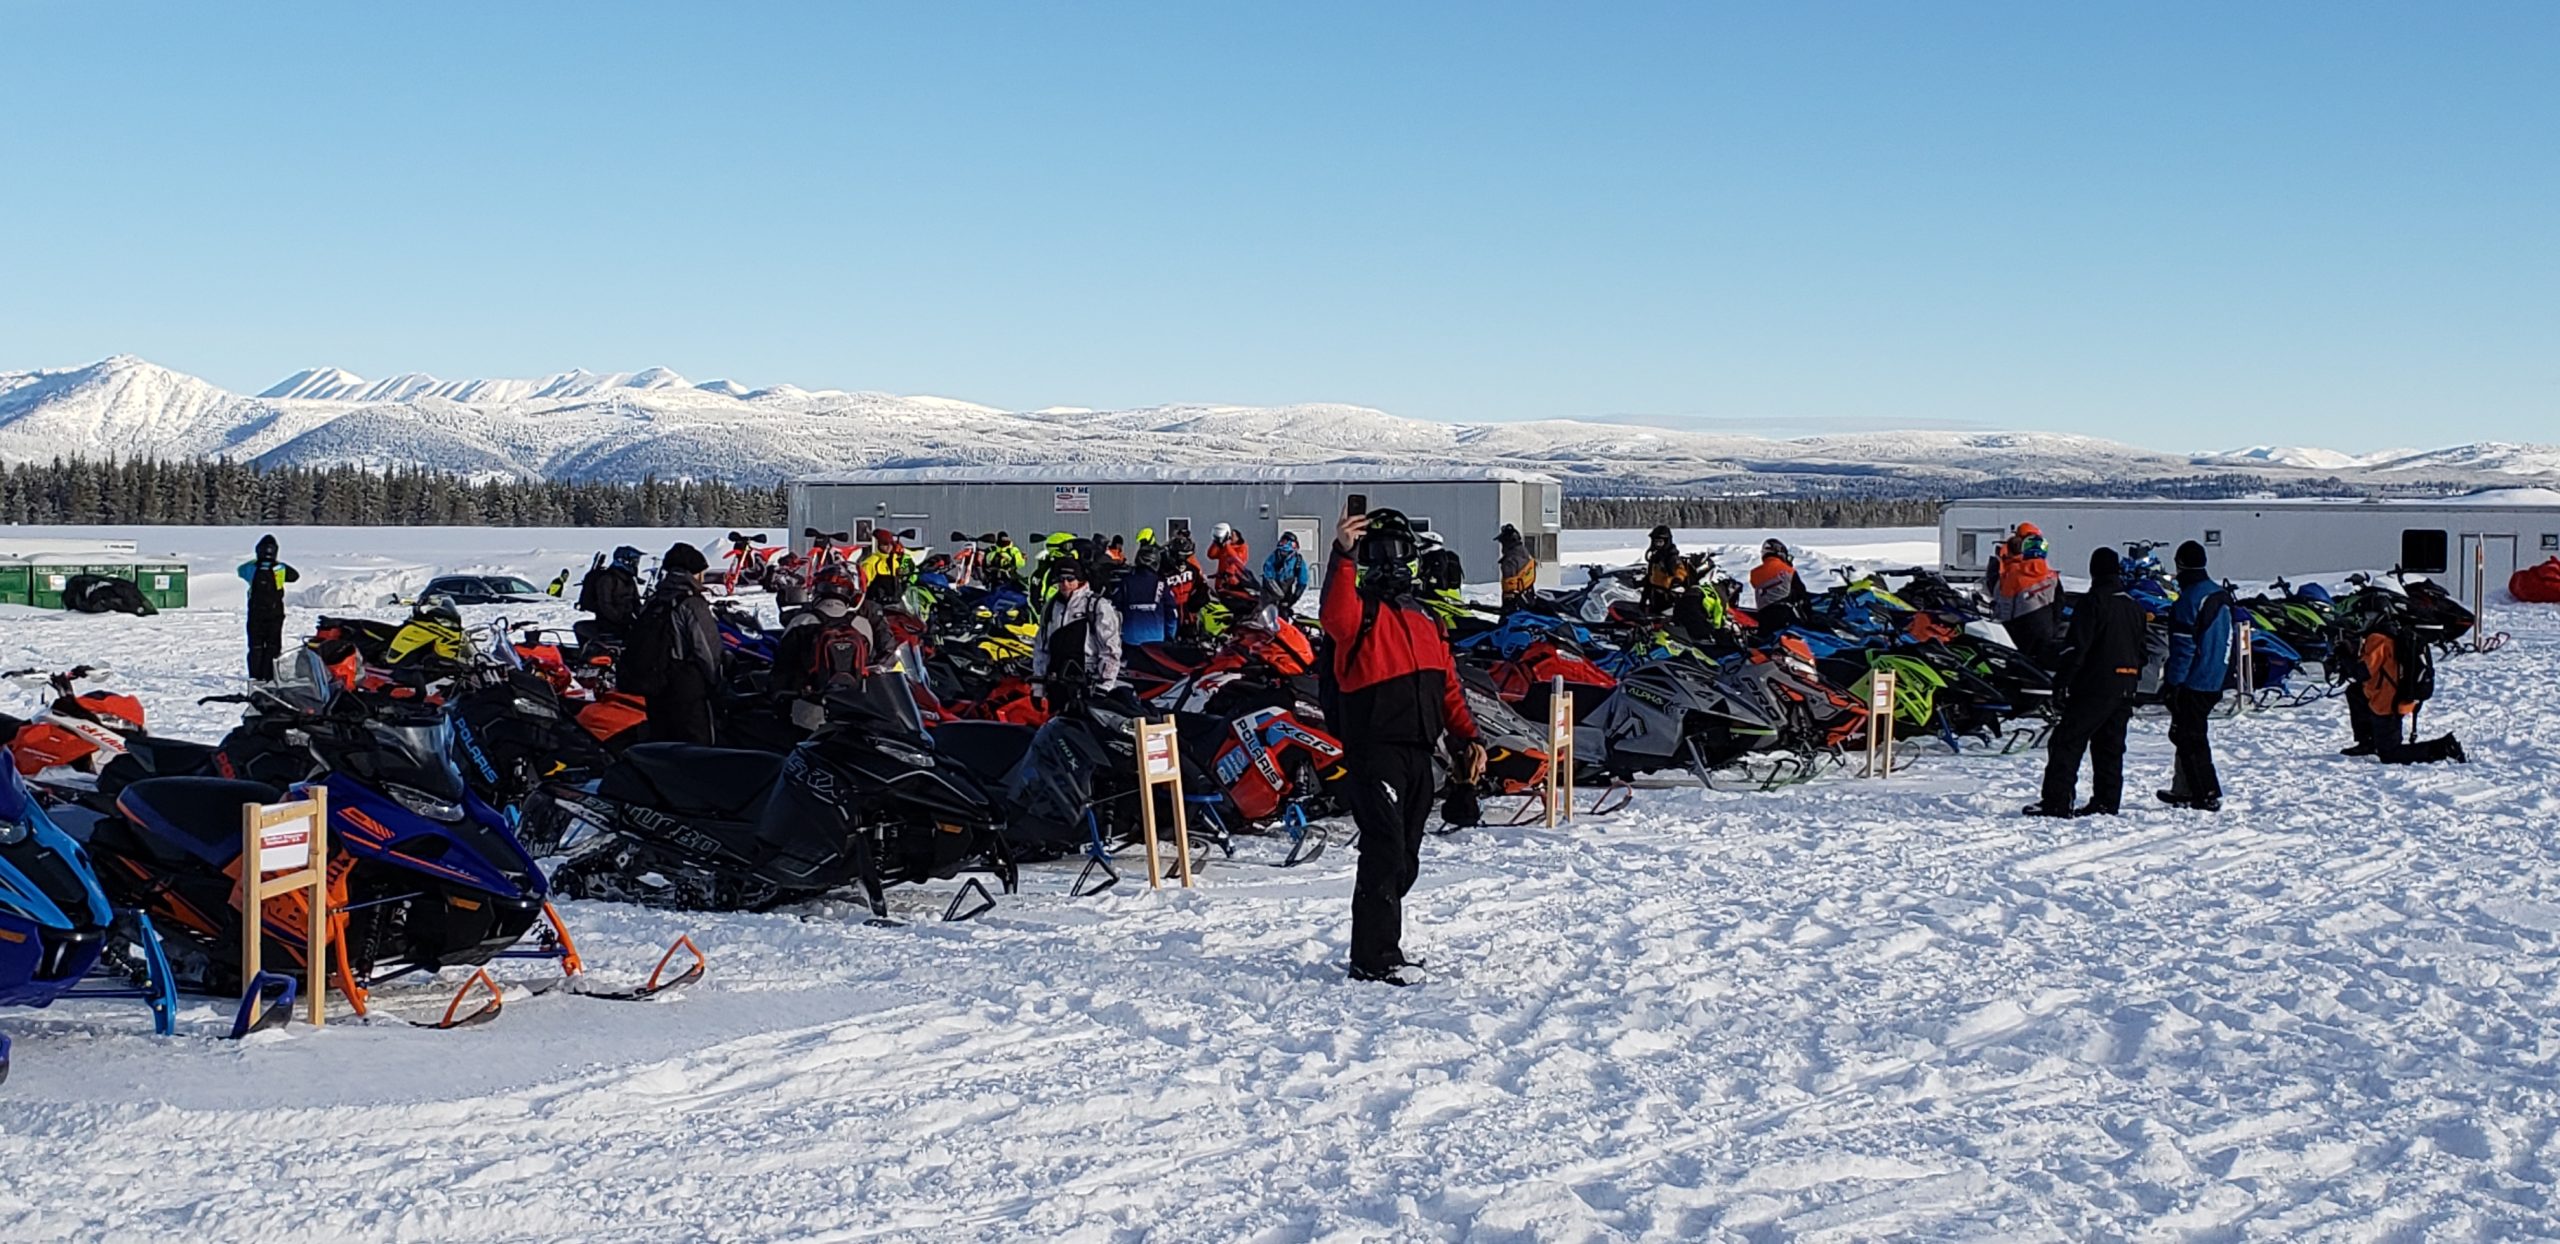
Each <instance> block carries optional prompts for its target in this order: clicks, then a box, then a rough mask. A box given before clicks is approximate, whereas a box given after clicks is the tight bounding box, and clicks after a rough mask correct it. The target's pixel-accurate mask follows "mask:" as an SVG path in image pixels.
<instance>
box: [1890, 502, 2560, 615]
mask: <svg viewBox="0 0 2560 1244" xmlns="http://www.w3.org/2000/svg"><path fill="white" fill-rule="evenodd" d="M2022 522H2026V523H2034V524H2035V525H2036V526H2037V527H2038V528H2040V529H2041V530H2042V531H2043V532H2044V536H2045V542H2046V544H2047V545H2048V546H2049V547H2050V548H2051V550H2052V559H2053V565H2054V568H2055V569H2056V570H2059V571H2061V572H2063V573H2064V574H2067V575H2077V574H2080V573H2081V572H2082V570H2083V569H2084V568H2085V566H2086V564H2087V561H2088V556H2089V549H2090V548H2091V546H2093V545H2100V544H2103V545H2108V546H2111V547H2114V548H2119V549H2120V548H2122V547H2124V546H2125V545H2126V544H2128V543H2131V542H2135V541H2146V540H2148V541H2159V542H2161V544H2162V548H2161V549H2160V553H2159V556H2160V558H2161V560H2162V561H2163V562H2166V561H2167V560H2168V557H2169V554H2170V551H2171V550H2172V549H2174V548H2175V547H2176V545H2177V543H2178V542H2179V541H2181V540H2195V541H2199V542H2201V543H2202V544H2203V545H2204V546H2205V551H2206V553H2207V554H2208V555H2209V556H2210V557H2211V559H2212V565H2213V572H2214V573H2215V574H2216V575H2218V576H2220V577H2222V578H2226V579H2235V580H2250V581H2259V582H2263V581H2265V580H2269V579H2273V578H2276V577H2278V576H2285V577H2288V578H2294V579H2302V578H2307V577H2310V576H2314V575H2335V574H2340V573H2343V572H2346V571H2352V570H2364V571H2377V570H2388V569H2390V568H2392V567H2394V566H2398V567H2400V568H2401V569H2403V570H2406V571H2407V572H2409V573H2410V574H2420V575H2425V576H2427V577H2429V578H2431V579H2434V580H2436V581H2437V582H2439V583H2442V584H2444V585H2445V586H2446V587H2447V588H2448V589H2451V590H2452V591H2453V592H2454V594H2455V595H2457V596H2459V597H2460V598H2461V599H2462V601H2463V603H2464V604H2466V605H2469V606H2471V607H2472V608H2475V609H2476V608H2478V607H2479V605H2480V602H2479V601H2477V600H2474V599H2472V596H2473V588H2472V577H2473V574H2474V572H2475V571H2476V570H2485V571H2486V578H2487V582H2488V589H2489V593H2490V599H2491V600H2492V601H2495V600H2497V599H2500V598H2501V595H2502V594H2503V593H2504V591H2505V589H2506V584H2507V577H2508V576H2509V575H2512V574H2514V573H2515V571H2516V569H2517V567H2519V566H2526V565H2531V564H2533V563H2535V562H2539V561H2541V560H2542V559H2543V558H2545V557H2549V556H2551V554H2552V553H2553V552H2554V551H2560V505H2554V504H2549V503H2540V502H2527V501H2507V500H2501V499H2499V498H2498V497H2497V496H2496V495H2495V494H2490V495H2487V496H2482V497H2479V498H2476V499H2469V498H2453V499H2446V500H2432V501H2399V500H2387V501H2386V500H2370V499H2368V500H2341V501H2325V500H2290V499H2289V500H2281V501H2274V500H2261V501H2250V500H2237V501H2167V500H2157V501H2151V500H2131V501H2074V500H2043V501H2035V500H2012V499H2005V498H2004V499H2000V500H1975V501H1950V502H1948V503H1947V505H1946V508H1945V509H1943V510H1941V511H1939V515H1938V560H1939V567H1940V569H1941V570H1943V571H1945V572H1946V573H1947V574H1949V575H1950V576H1959V575H1961V576H1970V577H1979V576H1980V575H1981V573H1982V571H1983V568H1984V567H1985V566H1986V565H1987V564H1989V561H1990V557H1991V553H1992V550H1993V548H1994V547H1995V546H1996V545H1998V544H1999V542H2000V541H2001V540H2002V539H2003V538H2005V537H2006V536H2007V535H2008V534H2009V532H2010V531H2011V530H2012V529H2014V528H2015V527H2016V526H2017V525H2018V524H2019V523H2022ZM2331 586H2335V584H2332V585H2331Z"/></svg>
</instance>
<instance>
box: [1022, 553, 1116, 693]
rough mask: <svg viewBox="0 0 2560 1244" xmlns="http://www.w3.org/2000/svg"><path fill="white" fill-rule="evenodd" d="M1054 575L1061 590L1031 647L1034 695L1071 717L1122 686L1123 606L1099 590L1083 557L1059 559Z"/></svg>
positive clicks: (1042, 619) (1032, 691)
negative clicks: (1036, 644) (1121, 629)
mask: <svg viewBox="0 0 2560 1244" xmlns="http://www.w3.org/2000/svg"><path fill="white" fill-rule="evenodd" d="M1050 578H1051V580H1052V581H1053V582H1054V583H1056V584H1057V593H1056V595H1054V596H1052V597H1051V598H1050V600H1049V610H1048V613H1047V614H1046V615H1044V616H1043V617H1042V618H1041V621H1040V642H1039V644H1038V646H1036V647H1034V648H1033V649H1032V650H1031V694H1032V696H1033V698H1035V699H1038V700H1041V701H1044V702H1046V703H1048V704H1049V705H1050V711H1051V712H1053V713H1055V714H1057V715H1060V716H1068V715H1072V714H1073V713H1074V712H1075V711H1076V710H1077V709H1078V708H1079V707H1081V706H1082V705H1083V704H1084V703H1085V701H1087V700H1089V699H1092V698H1094V697H1097V696H1108V695H1110V694H1111V693H1112V692H1113V691H1115V690H1117V689H1118V688H1119V686H1120V610H1119V609H1118V608H1116V607H1114V606H1113V605H1112V603H1111V600H1110V598H1108V597H1106V596H1104V595H1103V594H1102V593H1100V592H1098V591H1095V590H1094V587H1093V572H1092V571H1091V570H1089V569H1087V568H1086V565H1085V561H1084V559H1083V558H1081V557H1076V556H1072V555H1069V556H1064V557H1061V558H1059V559H1057V564H1056V566H1055V568H1054V569H1053V570H1052V571H1051V574H1050Z"/></svg>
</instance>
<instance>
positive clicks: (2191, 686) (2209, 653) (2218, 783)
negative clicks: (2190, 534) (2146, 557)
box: [2159, 540, 2247, 812]
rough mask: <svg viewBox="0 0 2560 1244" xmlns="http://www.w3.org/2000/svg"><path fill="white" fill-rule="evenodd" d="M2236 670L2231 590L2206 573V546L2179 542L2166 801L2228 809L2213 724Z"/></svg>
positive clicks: (2166, 689) (2167, 676) (2167, 691)
mask: <svg viewBox="0 0 2560 1244" xmlns="http://www.w3.org/2000/svg"><path fill="white" fill-rule="evenodd" d="M2242 659H2243V660H2246V659H2247V658H2246V657H2243V658H2242ZM2230 674H2231V593H2229V592H2226V591H2224V590H2223V589H2222V585H2221V584H2219V583H2216V582H2214V581H2213V576H2212V575H2211V574H2208V573H2206V571H2205V566H2204V546H2203V545H2201V544H2198V543H2196V542H2195V541H2193V540H2189V541H2187V542H2186V543H2184V544H2181V545H2179V546H2178V601H2177V603H2176V604H2174V605H2171V606H2169V662H2168V665H2167V666H2166V667H2165V672H2164V676H2163V678H2162V680H2161V682H2162V687H2161V690H2162V692H2163V694H2164V695H2165V696H2166V697H2167V699H2168V701H2169V744H2170V746H2172V747H2174V748H2176V749H2177V753H2178V759H2177V767H2176V768H2175V769H2174V770H2172V771H2171V774H2170V777H2169V789H2167V790H2164V791H2161V792H2159V795H2160V802H2162V803H2165V804H2169V805H2171V806H2173V807H2180V808H2194V809H2196V810H2197V811H2199V812H2219V811H2221V810H2222V775H2221V774H2220V773H2218V772H2216V771H2215V770H2214V767H2213V739H2212V735H2211V731H2210V729H2209V727H2210V723H2211V722H2212V719H2213V707H2214V705H2216V704H2220V703H2221V702H2222V684H2223V680H2224V679H2226V678H2228V677H2229V676H2230Z"/></svg>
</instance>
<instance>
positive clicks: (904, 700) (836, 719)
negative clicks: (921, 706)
mask: <svg viewBox="0 0 2560 1244" xmlns="http://www.w3.org/2000/svg"><path fill="white" fill-rule="evenodd" d="M827 718H828V720H829V721H830V722H832V723H833V724H834V725H835V726H836V727H837V728H839V729H842V730H849V731H853V732H856V733H861V734H881V735H887V736H889V737H891V738H899V739H921V738H924V737H925V732H924V714H923V713H922V712H920V711H918V710H917V708H916V697H915V692H914V691H913V690H912V689H910V688H909V686H908V684H907V680H906V679H905V678H903V677H900V676H898V675H895V674H874V675H872V676H871V677H869V678H864V679H860V680H858V681H857V682H855V683H854V684H853V685H852V686H847V687H838V688H836V689H835V690H832V691H830V692H828V693H827Z"/></svg>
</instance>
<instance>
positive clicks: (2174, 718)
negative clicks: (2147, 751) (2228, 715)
mask: <svg viewBox="0 0 2560 1244" xmlns="http://www.w3.org/2000/svg"><path fill="white" fill-rule="evenodd" d="M2220 703H2222V693H2221V692H2219V691H2190V690H2187V689H2185V688H2176V689H2173V690H2171V691H2170V692H2169V745H2170V746H2171V747H2174V748H2176V749H2177V752H2178V760H2177V767H2176V768H2175V769H2174V770H2172V771H2171V774H2170V777H2169V793H2170V794H2173V795H2184V796H2186V797H2187V798H2189V799H2195V800H2206V799H2220V798H2222V775H2221V774H2219V773H2217V772H2215V771H2214V767H2213V738H2212V736H2211V734H2210V733H2209V731H2208V730H2207V726H2206V723H2207V722H2208V721H2210V720H2211V719H2212V716H2213V708H2214V706H2215V705H2217V704H2220Z"/></svg>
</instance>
